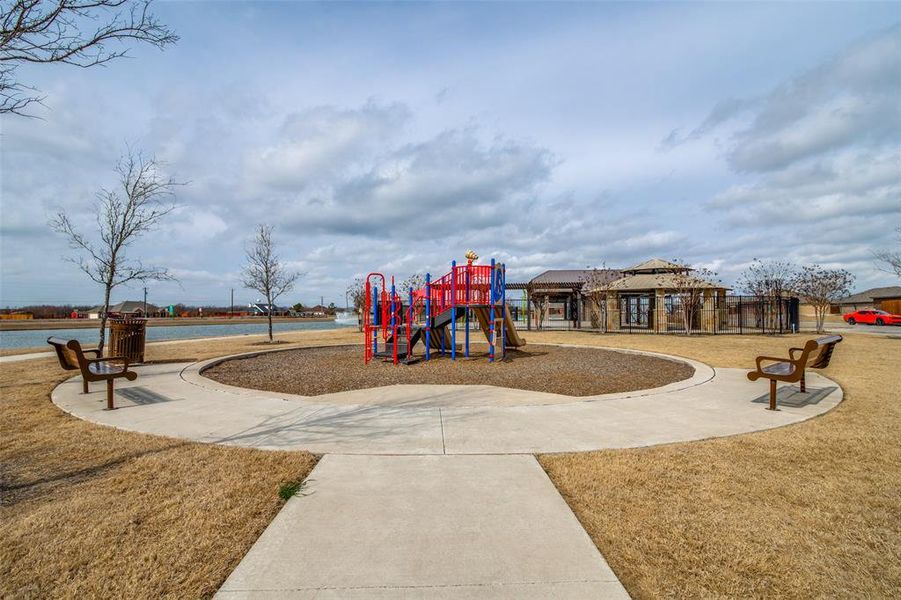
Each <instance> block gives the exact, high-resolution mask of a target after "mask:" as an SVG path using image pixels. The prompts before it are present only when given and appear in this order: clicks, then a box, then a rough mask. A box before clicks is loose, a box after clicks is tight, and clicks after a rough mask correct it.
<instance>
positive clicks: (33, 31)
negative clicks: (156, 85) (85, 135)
mask: <svg viewBox="0 0 901 600" xmlns="http://www.w3.org/2000/svg"><path fill="white" fill-rule="evenodd" d="M150 4H151V0H5V1H4V2H3V4H2V7H0V114H2V113H11V114H17V115H22V116H30V115H28V113H27V109H28V107H29V106H31V105H32V104H36V103H38V104H39V103H41V101H42V100H43V98H42V97H41V96H38V95H35V94H36V92H37V90H35V89H34V88H32V87H30V86H28V85H25V84H23V83H21V82H20V81H18V79H17V77H16V67H17V66H18V65H20V64H29V63H30V64H47V63H62V64H69V65H74V66H77V67H82V68H88V67H93V66H97V65H103V64H106V63H108V62H110V61H112V60H115V59H117V58H120V57H123V56H126V55H127V52H128V49H127V48H125V47H123V48H115V49H114V48H111V47H110V45H111V44H125V43H127V42H130V41H133V40H134V41H138V42H143V43H146V44H150V45H152V46H156V47H157V48H160V49H163V48H165V47H166V46H168V45H170V44H174V43H175V42H177V41H178V36H177V35H176V34H175V33H174V32H173V31H172V30H170V29H169V28H168V27H166V26H165V25H163V24H162V23H160V22H159V21H158V20H157V18H156V17H155V16H154V15H153V13H152V12H151V11H150ZM92 23H96V27H89V26H90V25H91V24H92Z"/></svg>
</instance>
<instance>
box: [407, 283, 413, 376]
mask: <svg viewBox="0 0 901 600" xmlns="http://www.w3.org/2000/svg"><path fill="white" fill-rule="evenodd" d="M411 341H413V287H412V286H410V307H409V308H408V309H407V358H408V359H409V358H410V357H411V356H412V355H413V344H411V343H410V342H411Z"/></svg>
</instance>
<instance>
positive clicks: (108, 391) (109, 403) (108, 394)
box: [106, 379, 116, 410]
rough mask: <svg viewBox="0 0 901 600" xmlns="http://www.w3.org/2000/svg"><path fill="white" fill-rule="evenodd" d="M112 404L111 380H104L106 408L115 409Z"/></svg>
mask: <svg viewBox="0 0 901 600" xmlns="http://www.w3.org/2000/svg"><path fill="white" fill-rule="evenodd" d="M115 408H116V407H115V406H113V380H112V379H107V380H106V410H115Z"/></svg>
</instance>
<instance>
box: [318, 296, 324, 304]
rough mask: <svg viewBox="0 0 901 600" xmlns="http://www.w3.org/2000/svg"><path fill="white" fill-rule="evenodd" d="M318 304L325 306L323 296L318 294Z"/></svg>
mask: <svg viewBox="0 0 901 600" xmlns="http://www.w3.org/2000/svg"><path fill="white" fill-rule="evenodd" d="M319 306H325V296H319Z"/></svg>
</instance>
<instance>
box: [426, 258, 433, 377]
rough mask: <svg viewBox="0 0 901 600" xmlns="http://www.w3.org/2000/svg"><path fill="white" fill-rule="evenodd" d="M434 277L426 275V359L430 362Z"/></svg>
mask: <svg viewBox="0 0 901 600" xmlns="http://www.w3.org/2000/svg"><path fill="white" fill-rule="evenodd" d="M431 342H432V276H431V275H429V274H428V273H426V274H425V359H426V360H429V359H430V358H431V357H432V356H431V351H430V350H431V346H432V343H431Z"/></svg>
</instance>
